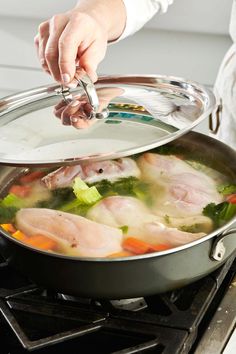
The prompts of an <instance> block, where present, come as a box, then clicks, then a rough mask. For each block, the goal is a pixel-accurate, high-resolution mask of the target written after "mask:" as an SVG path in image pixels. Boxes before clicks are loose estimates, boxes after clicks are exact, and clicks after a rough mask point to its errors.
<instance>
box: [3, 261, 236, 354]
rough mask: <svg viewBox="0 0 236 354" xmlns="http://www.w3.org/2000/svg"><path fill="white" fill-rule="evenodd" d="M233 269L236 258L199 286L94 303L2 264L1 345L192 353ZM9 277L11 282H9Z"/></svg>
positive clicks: (20, 349)
mask: <svg viewBox="0 0 236 354" xmlns="http://www.w3.org/2000/svg"><path fill="white" fill-rule="evenodd" d="M232 264H233V258H231V259H229V260H228V261H227V262H226V263H225V265H224V266H223V267H221V268H220V269H219V270H217V271H216V272H214V273H213V274H211V275H209V276H207V277H205V278H203V279H201V280H199V281H198V282H196V283H193V284H191V285H189V286H187V287H185V288H182V289H180V290H176V291H173V292H170V293H166V294H163V295H156V296H150V297H145V298H139V299H132V300H131V301H130V300H129V301H127V300H121V301H108V300H97V301H95V300H89V299H86V300H85V299H79V298H73V297H71V296H66V295H61V294H55V293H53V292H48V291H46V290H45V289H41V288H39V287H37V286H35V285H34V284H32V283H31V282H29V281H27V279H25V278H24V277H22V278H21V276H19V275H18V274H17V273H14V271H12V270H10V268H9V267H8V265H7V264H6V263H2V264H0V285H1V288H0V311H1V322H0V340H2V343H3V346H5V347H6V352H5V353H7V354H9V353H10V354H21V353H22V354H23V353H29V352H30V351H33V352H35V353H37V354H38V353H40V354H45V353H47V354H54V353H57V354H60V353H63V354H64V353H65V352H66V351H68V353H70V354H73V353H76V354H77V353H78V350H79V353H80V354H84V353H86V354H89V353H95V352H96V354H97V353H98V354H100V353H101V354H111V353H112V354H131V353H147V354H148V353H150V354H152V353H156V354H158V353H163V354H172V353H173V354H178V353H181V354H185V353H190V350H191V347H192V346H193V344H194V342H195V341H196V337H197V334H198V332H199V325H200V324H201V323H202V322H203V321H202V319H203V317H204V316H205V314H206V312H207V311H208V313H209V309H210V308H211V304H212V303H213V302H214V301H213V300H212V299H213V298H215V295H216V294H217V293H220V292H221V293H223V290H221V284H222V283H223V282H224V281H225V279H226V277H225V275H226V274H233V272H234V273H235V267H234V268H232ZM229 269H230V271H229ZM8 270H9V272H10V273H8ZM8 274H10V276H11V277H12V279H13V281H12V282H11V281H9V280H7V279H5V277H6V276H8ZM228 277H229V276H228ZM14 279H16V280H14ZM8 284H9V287H7V286H8ZM216 306H217V305H216ZM6 324H7V326H6ZM1 333H4V337H3V338H2V334H1ZM13 333H14V336H13ZM15 338H17V341H16V340H15ZM2 348H3V347H2ZM1 353H2V352H1ZM5 353H4V352H3V354H5Z"/></svg>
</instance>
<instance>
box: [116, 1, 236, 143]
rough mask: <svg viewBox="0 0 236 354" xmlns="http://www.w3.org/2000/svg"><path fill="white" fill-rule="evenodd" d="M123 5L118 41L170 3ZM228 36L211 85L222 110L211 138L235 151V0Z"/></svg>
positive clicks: (127, 3)
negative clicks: (229, 44) (123, 18)
mask: <svg viewBox="0 0 236 354" xmlns="http://www.w3.org/2000/svg"><path fill="white" fill-rule="evenodd" d="M123 2H124V5H125V7H126V26H125V29H124V32H123V33H122V35H121V37H120V38H119V40H121V39H123V38H125V37H127V36H129V35H132V34H133V33H135V32H136V31H138V30H139V29H140V28H141V27H142V26H143V25H144V24H145V23H146V22H148V21H149V20H150V19H151V18H152V17H153V16H154V15H155V14H156V13H157V12H158V11H161V12H166V11H167V9H168V6H169V5H171V4H172V3H173V0H123ZM230 35H231V38H232V40H233V45H232V47H231V48H230V49H229V50H228V52H227V53H226V55H225V58H224V59H223V61H222V64H221V66H220V68H219V72H218V76H217V79H216V82H215V86H214V93H215V95H216V97H217V102H218V103H219V104H221V106H222V109H219V110H217V111H216V112H214V113H213V115H212V120H213V124H212V126H213V130H214V131H213V132H212V133H211V135H212V136H214V137H215V138H217V139H220V140H221V141H224V142H225V143H226V144H228V145H231V146H232V147H233V148H234V149H236V0H233V7H232V13H231V21H230ZM217 120H218V123H219V124H218V123H217ZM214 128H216V129H214Z"/></svg>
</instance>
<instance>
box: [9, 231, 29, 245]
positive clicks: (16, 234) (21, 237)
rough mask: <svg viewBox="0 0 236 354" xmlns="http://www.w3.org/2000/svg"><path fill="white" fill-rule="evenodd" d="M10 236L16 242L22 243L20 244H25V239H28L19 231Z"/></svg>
mask: <svg viewBox="0 0 236 354" xmlns="http://www.w3.org/2000/svg"><path fill="white" fill-rule="evenodd" d="M12 236H13V237H14V238H16V239H17V240H19V241H22V242H26V241H27V239H28V237H27V236H26V235H25V234H24V233H23V232H21V231H20V230H17V231H16V232H14V233H13V234H12Z"/></svg>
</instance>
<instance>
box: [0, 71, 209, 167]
mask: <svg viewBox="0 0 236 354" xmlns="http://www.w3.org/2000/svg"><path fill="white" fill-rule="evenodd" d="M95 88H96V90H95V89H94V86H93V84H91V82H89V81H86V80H81V81H80V80H79V86H78V87H76V88H75V89H66V88H63V89H62V88H61V87H60V86H59V85H51V86H47V87H40V88H36V89H33V90H29V91H25V92H21V93H19V94H16V95H13V96H8V97H6V98H3V99H2V100H0V163H1V164H6V165H14V166H50V165H65V164H66V165H69V164H76V163H78V162H81V161H94V160H106V159H113V158H118V157H122V156H129V155H133V154H136V153H139V152H142V151H145V150H149V149H152V148H154V147H157V146H160V145H163V144H165V143H168V142H170V141H172V140H174V139H176V138H178V137H180V136H181V135H183V134H185V133H186V132H188V131H189V130H191V129H193V127H195V126H196V125H197V124H199V123H200V122H201V121H202V120H203V119H205V118H206V117H208V116H209V114H210V113H211V111H212V110H213V108H214V106H215V98H214V95H213V93H212V92H211V91H209V90H208V89H207V88H205V87H203V86H202V85H200V84H198V83H195V82H191V81H188V80H184V79H181V78H176V77H169V76H160V75H156V76H130V75H129V76H106V77H105V76H104V77H100V78H99V80H98V82H97V83H96V84H95ZM93 123H94V124H93ZM81 125H82V126H83V127H84V126H86V128H85V129H78V127H81ZM87 126H88V127H87Z"/></svg>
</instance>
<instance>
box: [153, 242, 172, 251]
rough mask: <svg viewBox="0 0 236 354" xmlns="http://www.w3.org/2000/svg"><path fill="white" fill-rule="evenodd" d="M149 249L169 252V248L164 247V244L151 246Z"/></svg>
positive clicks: (167, 246)
mask: <svg viewBox="0 0 236 354" xmlns="http://www.w3.org/2000/svg"><path fill="white" fill-rule="evenodd" d="M151 248H152V249H153V252H154V251H159V252H160V251H165V250H169V249H170V248H171V247H170V246H169V245H164V244H161V243H160V244H158V245H151Z"/></svg>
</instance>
